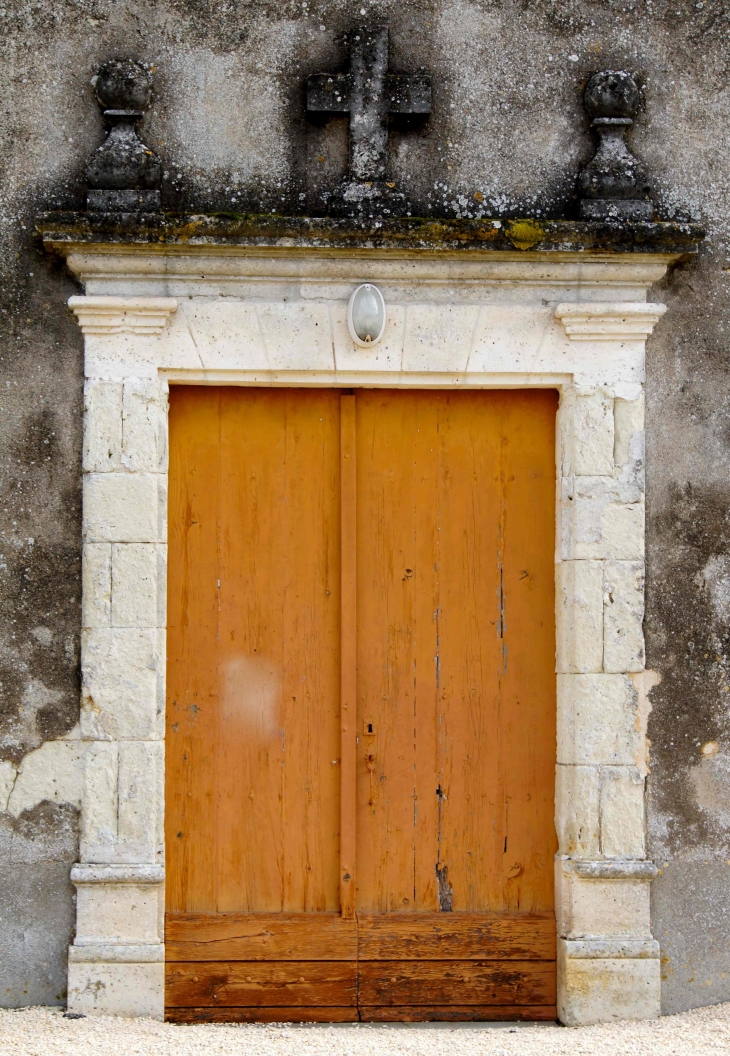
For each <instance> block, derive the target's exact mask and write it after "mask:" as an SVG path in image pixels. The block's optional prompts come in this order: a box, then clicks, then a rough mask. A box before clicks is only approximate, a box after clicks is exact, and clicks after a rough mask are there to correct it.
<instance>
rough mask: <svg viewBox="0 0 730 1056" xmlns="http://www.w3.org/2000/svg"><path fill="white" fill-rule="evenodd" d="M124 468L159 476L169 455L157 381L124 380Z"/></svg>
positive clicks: (164, 418) (163, 411) (134, 378)
mask: <svg viewBox="0 0 730 1056" xmlns="http://www.w3.org/2000/svg"><path fill="white" fill-rule="evenodd" d="M122 422H123V429H122V455H121V462H122V465H123V466H124V467H125V468H126V469H129V470H132V471H134V472H151V473H154V472H157V471H159V470H160V469H161V468H162V466H161V462H162V461H163V459H164V455H165V452H166V433H167V423H166V414H165V407H164V405H163V402H162V400H161V394H160V387H159V383H158V381H157V379H156V378H138V377H131V378H125V380H124V391H123V398H122Z"/></svg>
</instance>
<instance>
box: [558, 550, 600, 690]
mask: <svg viewBox="0 0 730 1056" xmlns="http://www.w3.org/2000/svg"><path fill="white" fill-rule="evenodd" d="M555 575H556V589H557V605H556V636H557V637H556V649H557V669H558V671H559V672H561V673H562V672H569V671H575V672H590V671H596V672H597V671H600V670H601V666H602V664H603V586H604V584H603V565H602V562H600V561H561V562H559V563H558V564H557V565H556V567H555Z"/></svg>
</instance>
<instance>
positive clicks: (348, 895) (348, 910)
mask: <svg viewBox="0 0 730 1056" xmlns="http://www.w3.org/2000/svg"><path fill="white" fill-rule="evenodd" d="M355 400H356V398H355V397H354V396H342V397H340V555H341V556H340V561H341V570H340V584H341V586H340V598H341V606H340V643H341V644H340V679H341V685H340V735H341V749H340V768H341V769H340V907H341V911H342V916H343V917H346V918H351V917H354V915H355V853H356V845H355V827H356V821H357V819H356V810H357V804H356V766H357V713H356V702H357V668H356V633H357V605H356V572H357V550H356V546H357V537H356V523H355V518H356V513H357V490H356V488H357V482H356V467H355V437H356V418H355V410H356V403H355Z"/></svg>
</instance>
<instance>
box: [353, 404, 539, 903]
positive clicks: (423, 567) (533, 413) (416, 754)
mask: <svg viewBox="0 0 730 1056" xmlns="http://www.w3.org/2000/svg"><path fill="white" fill-rule="evenodd" d="M357 407H358V449H357V459H358V525H357V535H358V588H357V589H358V730H359V732H360V737H361V743H362V748H361V752H360V760H359V783H358V887H357V907H358V911H362V912H368V913H374V912H378V911H380V912H403V911H423V910H431V911H439V910H441V911H444V910H453V911H472V912H473V911H482V912H485V911H495V910H512V911H520V910H522V911H524V910H534V911H540V910H548V909H552V907H553V881H552V859H553V855H554V852H555V849H556V841H555V831H554V826H553V821H552V813H553V774H554V766H555V678H554V648H555V645H554V629H553V606H554V586H553V583H554V578H553V577H554V572H553V569H554V528H553V522H554V495H555V490H554V489H555V484H554V480H555V468H554V467H555V463H554V450H555V448H554V428H555V426H554V423H555V410H556V396H555V393H553V392H549V391H546V392H531V393H526V392H476V393H475V392H470V393H445V392H429V391H421V392H378V391H374V392H362V393H360V394H359V395H358V398H357ZM368 759H370V765H369V768H368V761H367V760H368Z"/></svg>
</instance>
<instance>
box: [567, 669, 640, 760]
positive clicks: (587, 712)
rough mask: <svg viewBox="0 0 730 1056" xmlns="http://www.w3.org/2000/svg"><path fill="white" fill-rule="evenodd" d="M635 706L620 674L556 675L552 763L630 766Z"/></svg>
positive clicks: (636, 743) (635, 741)
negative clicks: (555, 735) (555, 747)
mask: <svg viewBox="0 0 730 1056" xmlns="http://www.w3.org/2000/svg"><path fill="white" fill-rule="evenodd" d="M637 705H638V699H637V694H636V690H635V688H634V685H633V683H632V682H631V679H630V678H629V677H628V676H626V675H614V674H610V675H609V674H587V675H562V674H561V675H558V762H559V763H568V764H574V765H581V764H601V763H603V764H608V765H610V764H613V765H617V764H618V765H634V764H635V763H636V761H637V758H638V756H639V751H640V748H641V743H640V742H641V735H640V732H639V730H637V722H636V715H637Z"/></svg>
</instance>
